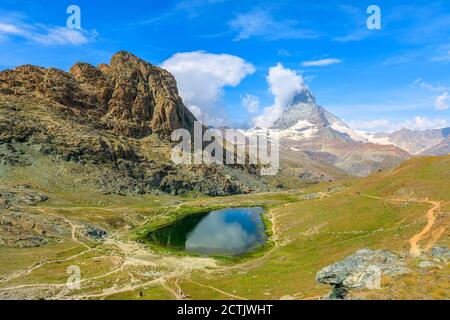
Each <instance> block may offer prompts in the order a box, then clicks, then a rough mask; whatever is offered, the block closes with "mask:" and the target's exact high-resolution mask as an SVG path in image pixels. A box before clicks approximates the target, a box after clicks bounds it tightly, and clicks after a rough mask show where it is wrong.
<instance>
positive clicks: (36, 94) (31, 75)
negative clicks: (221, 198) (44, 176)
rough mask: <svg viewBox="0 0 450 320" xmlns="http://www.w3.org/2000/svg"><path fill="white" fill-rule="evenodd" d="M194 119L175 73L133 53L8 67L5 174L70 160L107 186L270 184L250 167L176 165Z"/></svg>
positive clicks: (175, 188) (178, 188)
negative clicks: (180, 136)
mask: <svg viewBox="0 0 450 320" xmlns="http://www.w3.org/2000/svg"><path fill="white" fill-rule="evenodd" d="M194 121H195V117H194V116H193V115H192V114H191V112H190V111H189V110H188V109H187V108H186V107H185V106H184V104H183V102H182V100H181V98H180V96H179V95H178V90H177V86H176V81H175V79H174V77H173V76H172V75H171V74H170V73H169V72H167V71H166V70H163V69H161V68H159V67H156V66H153V65H151V64H149V63H147V62H145V61H143V60H141V59H139V58H138V57H136V56H134V55H132V54H130V53H127V52H119V53H117V54H115V55H114V56H113V57H112V59H111V62H110V63H109V64H102V65H100V66H98V67H94V66H92V65H89V64H86V63H77V64H75V65H74V66H73V67H72V68H71V69H70V72H69V73H67V72H64V71H61V70H58V69H54V68H49V69H45V68H41V67H35V66H31V65H25V66H21V67H17V68H16V69H14V70H6V71H3V72H0V155H1V157H0V169H1V171H0V173H1V172H3V173H7V172H8V171H9V170H10V169H11V168H14V167H17V166H36V165H37V164H36V162H37V161H38V160H40V159H42V158H46V159H58V160H60V159H62V160H63V161H69V162H72V163H76V164H77V165H78V168H79V178H81V179H84V180H85V181H84V183H89V184H91V185H92V187H93V188H96V189H100V190H103V191H104V192H105V193H128V192H131V193H147V192H156V191H163V192H167V193H172V194H185V193H187V192H198V193H203V194H208V195H226V194H235V193H245V192H251V191H258V190H259V191H262V190H267V187H266V184H265V183H263V182H262V181H261V179H260V178H259V177H258V175H257V174H256V171H255V169H252V168H249V167H243V166H240V167H232V166H228V167H224V166H175V165H173V164H171V161H170V158H169V157H170V151H171V146H172V143H171V142H170V139H169V138H170V135H171V133H172V132H173V130H175V129H179V128H184V129H187V130H190V131H192V129H193V123H194ZM50 163H51V162H50ZM49 165H50V166H51V164H47V169H48V166H49ZM42 169H43V170H46V168H42Z"/></svg>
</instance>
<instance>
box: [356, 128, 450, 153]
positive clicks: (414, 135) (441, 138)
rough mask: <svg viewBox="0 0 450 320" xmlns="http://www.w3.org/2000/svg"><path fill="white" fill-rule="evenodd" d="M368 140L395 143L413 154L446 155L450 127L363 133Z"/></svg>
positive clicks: (449, 138)
mask: <svg viewBox="0 0 450 320" xmlns="http://www.w3.org/2000/svg"><path fill="white" fill-rule="evenodd" d="M360 134H361V135H363V136H364V137H365V138H366V139H367V140H368V141H370V142H373V143H378V144H382V145H394V146H397V147H399V148H401V149H403V150H405V151H408V152H409V153H410V154H411V155H446V154H449V153H450V128H444V129H432V130H423V131H421V130H410V129H405V128H403V129H401V130H398V131H395V132H393V133H376V134H370V133H363V132H360Z"/></svg>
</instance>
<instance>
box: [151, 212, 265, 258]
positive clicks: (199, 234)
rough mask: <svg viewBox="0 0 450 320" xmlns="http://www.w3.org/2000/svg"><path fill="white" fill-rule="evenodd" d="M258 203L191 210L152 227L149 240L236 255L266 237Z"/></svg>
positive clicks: (249, 248)
mask: <svg viewBox="0 0 450 320" xmlns="http://www.w3.org/2000/svg"><path fill="white" fill-rule="evenodd" d="M263 212H264V210H263V209H262V208H260V207H254V208H234V209H223V210H216V211H211V212H209V213H206V214H194V215H190V216H187V217H185V218H182V219H180V220H177V221H176V222H174V223H173V224H171V225H170V226H167V227H164V228H161V229H158V230H155V231H153V232H151V233H150V234H149V235H148V238H149V240H151V241H153V242H156V243H158V244H160V245H163V246H166V247H170V248H174V249H178V250H185V251H187V252H192V253H198V254H206V255H239V254H243V253H245V252H248V251H250V250H252V249H255V248H256V247H258V246H260V245H262V244H264V242H265V241H266V239H267V236H266V233H265V226H264V223H263V222H262V219H261V214H262V213H263Z"/></svg>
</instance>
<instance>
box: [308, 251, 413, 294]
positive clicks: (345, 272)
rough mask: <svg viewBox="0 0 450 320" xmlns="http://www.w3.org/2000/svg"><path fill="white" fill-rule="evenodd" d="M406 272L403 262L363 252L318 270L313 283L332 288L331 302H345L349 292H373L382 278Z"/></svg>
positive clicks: (387, 255) (382, 253) (389, 255)
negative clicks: (360, 290) (356, 290)
mask: <svg viewBox="0 0 450 320" xmlns="http://www.w3.org/2000/svg"><path fill="white" fill-rule="evenodd" d="M407 272H408V269H407V268H406V265H405V262H404V261H403V260H402V259H401V258H400V257H398V256H396V255H395V254H393V253H391V252H388V251H382V250H369V249H362V250H359V251H357V252H356V253H355V254H353V255H351V256H350V257H347V258H345V259H344V260H342V261H339V262H337V263H335V264H333V265H330V266H328V267H325V268H324V269H322V270H320V271H319V272H318V273H317V275H316V281H317V282H319V283H323V284H329V285H332V286H333V291H332V292H331V294H330V298H331V299H345V297H346V296H347V294H348V292H349V290H351V289H362V288H367V289H375V288H376V287H377V286H378V285H379V281H380V280H381V279H380V277H381V276H382V275H389V276H396V275H401V274H405V273H407Z"/></svg>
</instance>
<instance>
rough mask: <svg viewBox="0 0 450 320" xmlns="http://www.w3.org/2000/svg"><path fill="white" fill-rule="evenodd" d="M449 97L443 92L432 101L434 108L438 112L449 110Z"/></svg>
mask: <svg viewBox="0 0 450 320" xmlns="http://www.w3.org/2000/svg"><path fill="white" fill-rule="evenodd" d="M449 102H450V96H449V95H448V92H447V91H445V92H444V93H443V94H442V95H440V96H438V97H437V98H436V100H435V101H434V106H435V107H436V109H438V110H447V109H448V108H449Z"/></svg>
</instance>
